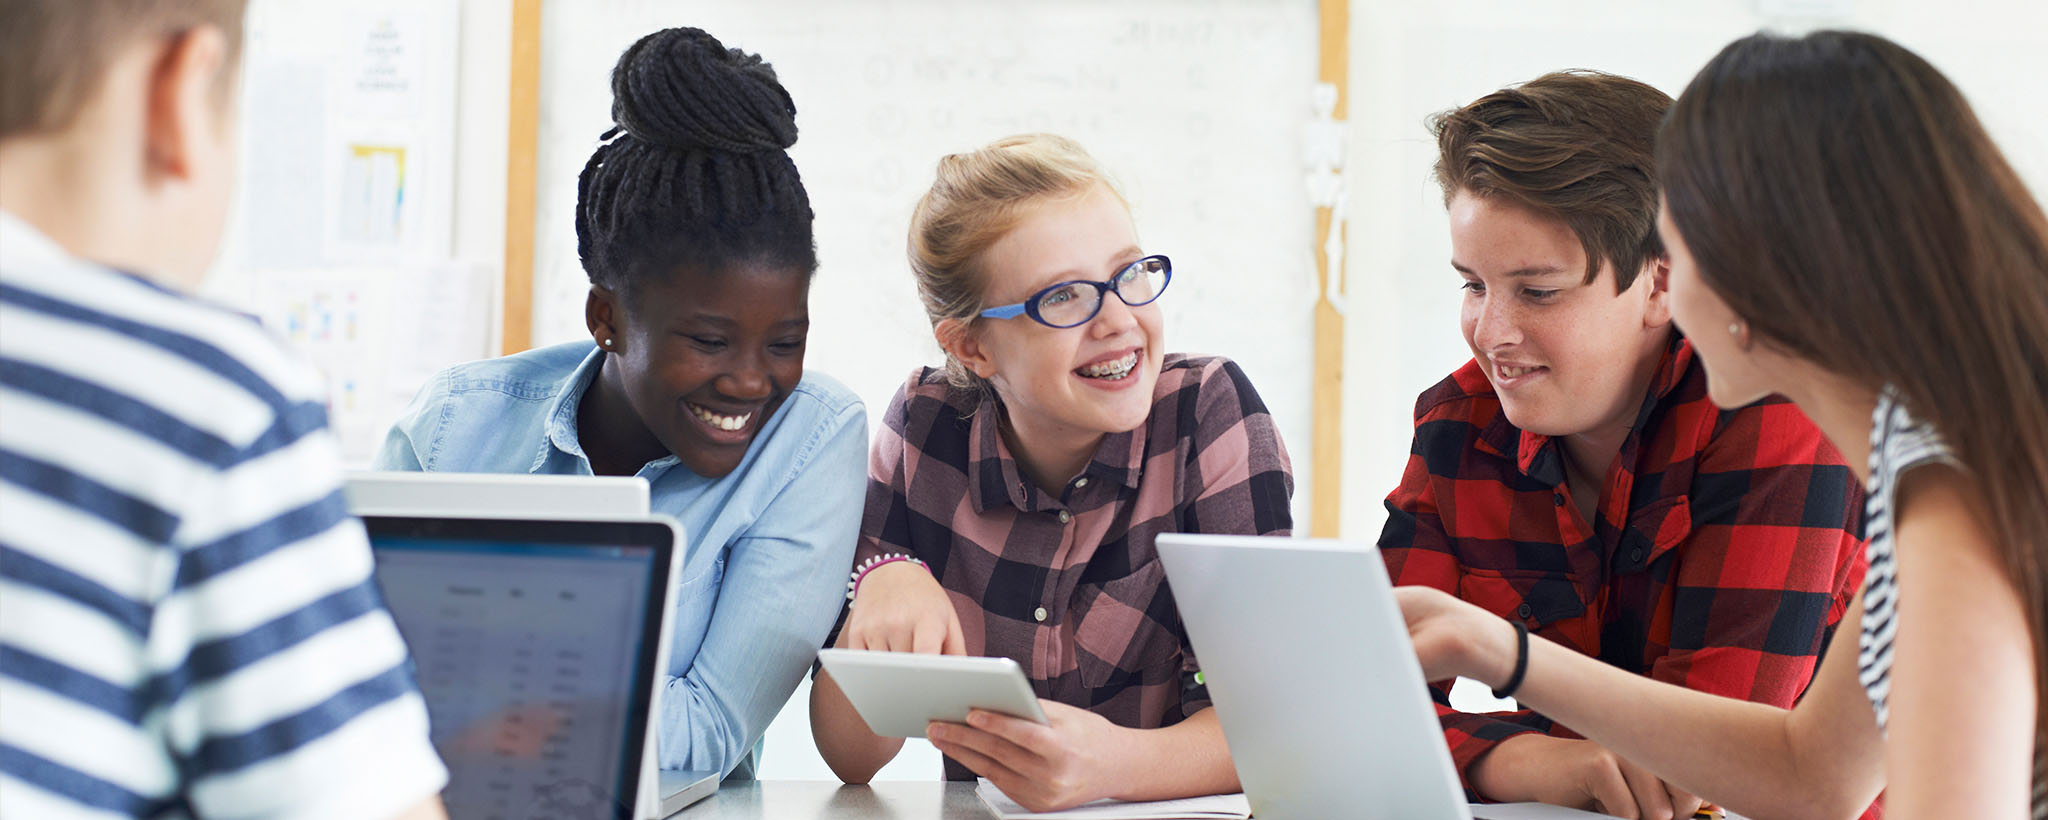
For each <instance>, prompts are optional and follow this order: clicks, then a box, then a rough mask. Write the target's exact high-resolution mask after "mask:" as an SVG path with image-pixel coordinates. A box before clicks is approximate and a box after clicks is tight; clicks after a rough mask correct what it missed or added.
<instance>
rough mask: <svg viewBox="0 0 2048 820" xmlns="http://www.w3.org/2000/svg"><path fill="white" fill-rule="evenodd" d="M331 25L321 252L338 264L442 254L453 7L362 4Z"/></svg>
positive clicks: (448, 180)
mask: <svg viewBox="0 0 2048 820" xmlns="http://www.w3.org/2000/svg"><path fill="white" fill-rule="evenodd" d="M336 25H337V26H338V30H339V31H341V32H342V34H341V36H340V38H339V40H338V47H337V51H336V53H335V54H334V55H333V58H332V59H331V60H330V61H329V62H328V74H329V85H328V96H329V98H330V99H331V100H332V101H333V107H332V110H331V111H330V112H329V114H328V115H329V126H328V128H327V132H328V138H327V142H326V145H327V146H328V147H327V150H326V151H325V155H326V157H327V163H326V164H327V172H326V173H327V178H328V179H329V181H330V182H331V185H330V186H329V190H330V191H331V192H332V193H331V194H330V195H329V197H328V199H329V203H330V209H329V214H328V225H327V230H326V237H327V255H328V257H329V259H330V260H332V261H338V262H343V263H362V262H383V261H396V260H400V259H422V258H439V257H442V256H444V255H445V254H446V253H447V252H448V250H449V248H450V246H451V244H452V238H451V231H452V224H453V209H452V204H451V202H452V200H451V196H452V194H451V189H452V187H453V185H454V171H453V164H454V144H455V121H454V110H455V103H456V100H455V67H456V46H457V43H458V41H459V36H458V31H457V29H456V21H455V7H454V6H453V5H452V4H448V3H429V4H414V3H404V4H398V3H371V4H366V5H362V6H356V7H351V8H350V9H349V10H348V11H347V12H346V13H344V14H342V15H341V17H340V19H339V20H338V21H337V23H336Z"/></svg>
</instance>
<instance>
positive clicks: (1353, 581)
mask: <svg viewBox="0 0 2048 820" xmlns="http://www.w3.org/2000/svg"><path fill="white" fill-rule="evenodd" d="M1158 546H1159V555H1160V558H1161V560H1163V561H1165V563H1166V578H1167V583H1168V584H1169V585H1170V586H1171V587H1172V589H1173V598H1174V601H1175V603H1177V604H1178V605H1179V607H1180V616H1181V620H1182V621H1183V622H1185V623H1186V625H1187V630H1188V641H1189V642H1190V643H1191V644H1192V645H1193V646H1194V650H1195V657H1196V658H1198V659H1200V661H1201V664H1202V675H1203V678H1204V679H1205V680H1206V681H1207V683H1208V686H1209V696H1210V698H1211V699H1212V700H1213V701H1214V702H1215V705H1216V716H1217V718H1218V719H1219V720H1220V722H1221V723H1222V724H1223V735H1224V738H1225V739H1226V740H1227V741H1228V743H1229V744H1230V756H1231V759H1232V760H1233V761H1234V762H1235V763H1236V766H1237V774H1238V778H1239V779H1240V780H1241V781H1242V782H1243V784H1244V791H1245V796H1246V797H1247V798H1249V799H1250V800H1251V804H1252V815H1253V816H1255V817H1258V818H1259V820H1298V819H1299V818H1310V819H1311V820H1312V819H1313V818H1327V817H1387V818H1402V820H1472V818H1474V817H1475V816H1476V817H1479V818H1482V819H1483V818H1500V819H1501V820H1507V818H1516V819H1517V820H1519V819H1520V818H1589V817H1606V816H1607V815H1600V814H1592V813H1589V812H1582V811H1575V810H1572V809H1566V808H1559V807H1557V806H1547V805H1543V804H1538V803H1515V804H1484V805H1467V804H1466V802H1465V792H1464V789H1463V788H1462V787H1460V786H1459V785H1458V773H1457V769H1456V768H1454V767H1453V766H1452V764H1451V753H1450V750H1449V749H1448V748H1446V747H1445V745H1444V736H1443V728H1442V726H1441V724H1440V723H1439V722H1438V720H1437V717H1436V709H1435V707H1434V706H1432V705H1431V702H1430V697H1429V690H1428V687H1427V686H1426V685H1425V684H1424V682H1423V679H1422V666H1421V664H1420V663H1419V662H1417V661H1416V659H1415V650H1414V647H1413V646H1412V645H1411V644H1410V643H1409V642H1408V628H1407V626H1406V624H1405V622H1404V621H1403V620H1402V618H1401V610H1400V608H1399V607H1398V606H1396V605H1395V603H1394V596H1393V587H1392V585H1391V584H1389V583H1388V581H1387V569H1386V566H1385V565H1384V564H1383V563H1381V559H1380V554H1379V550H1378V549H1377V548H1375V547H1374V546H1372V545H1370V544H1348V543H1344V542H1338V541H1317V540H1307V539H1296V538H1286V537H1260V536H1249V535H1182V534H1166V535H1161V536H1159V541H1158Z"/></svg>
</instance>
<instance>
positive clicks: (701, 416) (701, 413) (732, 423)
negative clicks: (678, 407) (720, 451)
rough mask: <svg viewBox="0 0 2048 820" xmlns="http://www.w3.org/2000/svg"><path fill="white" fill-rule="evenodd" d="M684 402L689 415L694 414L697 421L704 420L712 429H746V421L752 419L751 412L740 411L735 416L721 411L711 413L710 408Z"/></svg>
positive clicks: (735, 430)
mask: <svg viewBox="0 0 2048 820" xmlns="http://www.w3.org/2000/svg"><path fill="white" fill-rule="evenodd" d="M685 404H687V405H688V406H689V408H690V415H693V416H696V417H697V420H698V421H701V422H704V424H705V425H707V426H709V427H711V429H714V430H723V431H725V432H728V433H731V432H737V431H739V430H744V429H746V427H747V422H749V421H753V420H754V414H753V413H741V414H739V415H737V416H728V415H724V414H722V413H713V412H711V411H710V410H708V409H705V408H704V407H700V406H698V405H696V404H690V403H688V402H685Z"/></svg>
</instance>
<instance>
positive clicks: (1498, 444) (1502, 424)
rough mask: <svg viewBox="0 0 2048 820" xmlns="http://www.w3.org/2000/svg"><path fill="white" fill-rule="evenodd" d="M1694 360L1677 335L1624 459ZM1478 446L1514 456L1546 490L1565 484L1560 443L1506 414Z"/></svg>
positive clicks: (1689, 344) (1652, 381)
mask: <svg viewBox="0 0 2048 820" xmlns="http://www.w3.org/2000/svg"><path fill="white" fill-rule="evenodd" d="M1692 358H1693V353H1692V342H1689V341H1686V339H1685V337H1684V336H1680V335H1678V334H1677V333H1675V332H1674V333H1673V334H1672V337H1671V342H1670V344H1668V345H1667V346H1666V347H1665V348H1664V360H1663V361H1662V362H1660V363H1659V364H1658V365H1657V373H1656V375H1654V376H1652V377H1651V378H1650V389H1649V392H1648V394H1647V395H1645V396H1644V398H1643V404H1642V406H1641V407H1639V408H1637V409H1636V420H1635V423H1634V424H1633V425H1630V427H1629V433H1628V438H1626V439H1624V440H1623V441H1622V444H1621V453H1620V455H1621V456H1622V457H1623V458H1625V459H1626V458H1630V457H1631V456H1632V455H1633V454H1634V453H1635V451H1636V448H1637V447H1638V446H1640V445H1641V444H1642V440H1643V434H1644V432H1645V431H1646V428H1647V426H1648V423H1649V419H1650V414H1651V413H1653V412H1655V411H1656V410H1657V407H1658V406H1659V405H1660V404H1662V403H1663V401H1664V399H1665V398H1667V397H1668V396H1670V395H1671V391H1673V390H1675V389H1677V387H1678V385H1679V384H1680V383H1682V382H1684V381H1685V373H1686V370H1687V369H1688V368H1690V367H1691V366H1692ZM1478 446H1479V447H1480V449H1484V450H1489V451H1491V452H1493V454H1494V455H1498V456H1500V457H1502V458H1507V457H1508V454H1509V453H1514V460H1515V467H1516V469H1518V470H1520V471H1521V472H1522V474H1523V475H1526V476H1528V477H1530V478H1533V479H1535V480H1537V481H1541V482H1543V483H1544V484H1545V485H1546V486H1551V487H1556V486H1560V485H1562V484H1564V479H1565V476H1564V455H1563V453H1562V452H1560V449H1559V445H1558V444H1557V441H1556V439H1555V438H1553V437H1551V436H1546V435H1543V434H1541V433H1531V432H1529V431H1527V430H1518V429H1516V427H1515V425H1514V423H1513V422H1510V421H1508V415H1507V414H1506V413H1496V414H1494V417H1493V421H1491V422H1489V423H1488V424H1487V425H1486V429H1485V430H1484V431H1482V432H1481V433H1480V434H1479V444H1478Z"/></svg>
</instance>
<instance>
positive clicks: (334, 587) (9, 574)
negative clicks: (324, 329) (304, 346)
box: [0, 213, 447, 818]
mask: <svg viewBox="0 0 2048 820" xmlns="http://www.w3.org/2000/svg"><path fill="white" fill-rule="evenodd" d="M340 468H341V465H340V462H339V455H338V452H337V450H336V445H335V441H334V438H333V436H332V435H331V434H330V432H329V431H328V429H327V413H326V409H325V407H324V406H323V404H322V401H321V393H320V387H319V381H318V379H317V378H316V377H315V376H314V374H313V373H312V372H311V371H310V369H309V368H307V367H306V366H305V365H304V364H303V363H301V362H300V361H299V360H297V359H295V358H293V357H292V356H290V355H289V354H288V353H287V352H286V351H285V350H284V348H283V347H282V346H281V345H279V344H278V343H277V342H276V341H275V340H274V339H273V338H272V337H271V336H269V335H268V334H267V333H265V332H264V331H263V329H262V328H260V327H259V326H257V324H256V323H255V322H253V321H251V320H249V319H247V318H245V317H241V316H237V315H235V314H232V313H230V312H228V311H225V310H221V309H219V308H215V307H210V306H207V305H205V304H202V303H199V302H197V301H194V300H192V299H189V298H187V297H184V296H181V295H178V294H175V293H172V292H169V291H166V290H163V289H161V288H159V287H157V286H155V285H153V284H150V283H148V282H146V281H144V280H142V279H138V278H135V277H132V276H128V275H124V274H121V273H117V272H114V271H111V270H108V269H106V268H104V267H101V266H98V265H94V264H90V263H86V262H83V261H81V260H77V259H75V258H72V257H70V256H69V255H68V254H67V253H65V252H64V251H63V250H62V249H60V248H59V247H58V246H56V245H55V244H54V243H52V242H51V241H50V240H49V239H48V238H46V237H44V236H43V235H41V234H40V233H38V232H36V231H35V229H33V228H31V227H29V226H28V225H27V224H26V223H23V222H21V221H19V220H18V219H15V218H13V217H11V216H8V215H6V214H4V213H0V511H4V512H0V817H7V818H87V817H91V818H100V817H179V816H200V817H207V816H233V817H292V818H302V817H303V818H314V817H318V818H326V817H334V818H379V817H388V816H391V815H395V814H397V813H398V812H400V811H403V810H405V809H408V808H410V807H412V806H413V805H415V804H417V803H418V802H420V801H421V800H423V799H425V798H427V797H428V796H430V795H432V794H434V793H436V792H438V791H439V790H440V788H441V787H442V785H443V784H445V783H446V781H447V770H446V769H445V768H444V767H443V766H442V764H441V761H440V759H439V758H438V757H437V756H436V755H435V754H434V750H433V747H432V746H431V745H430V744H429V742H428V739H427V715H426V708H425V705H424V703H423V702H422V700H421V699H420V696H419V692H418V689H417V688H416V686H415V685H414V683H413V680H412V676H411V673H410V671H409V670H408V667H407V663H406V653H405V646H404V644H403V642H402V641H401V640H400V639H399V635H398V630H397V627H396V625H395V624H394V623H393V622H392V620H391V616H390V614H389V613H387V612H386V611H385V610H384V607H383V603H382V599H381V598H380V596H379V595H378V593H377V589H376V586H375V585H374V583H373V581H372V579H371V574H370V570H371V559H370V551H369V547H368V544H367V542H366V541H365V539H364V536H363V530H362V526H361V525H360V524H359V523H358V522H356V521H355V520H354V519H352V518H350V517H349V516H348V514H347V510H346V508H345V506H344V505H343V502H342V498H341V494H340V492H339V477H340Z"/></svg>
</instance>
